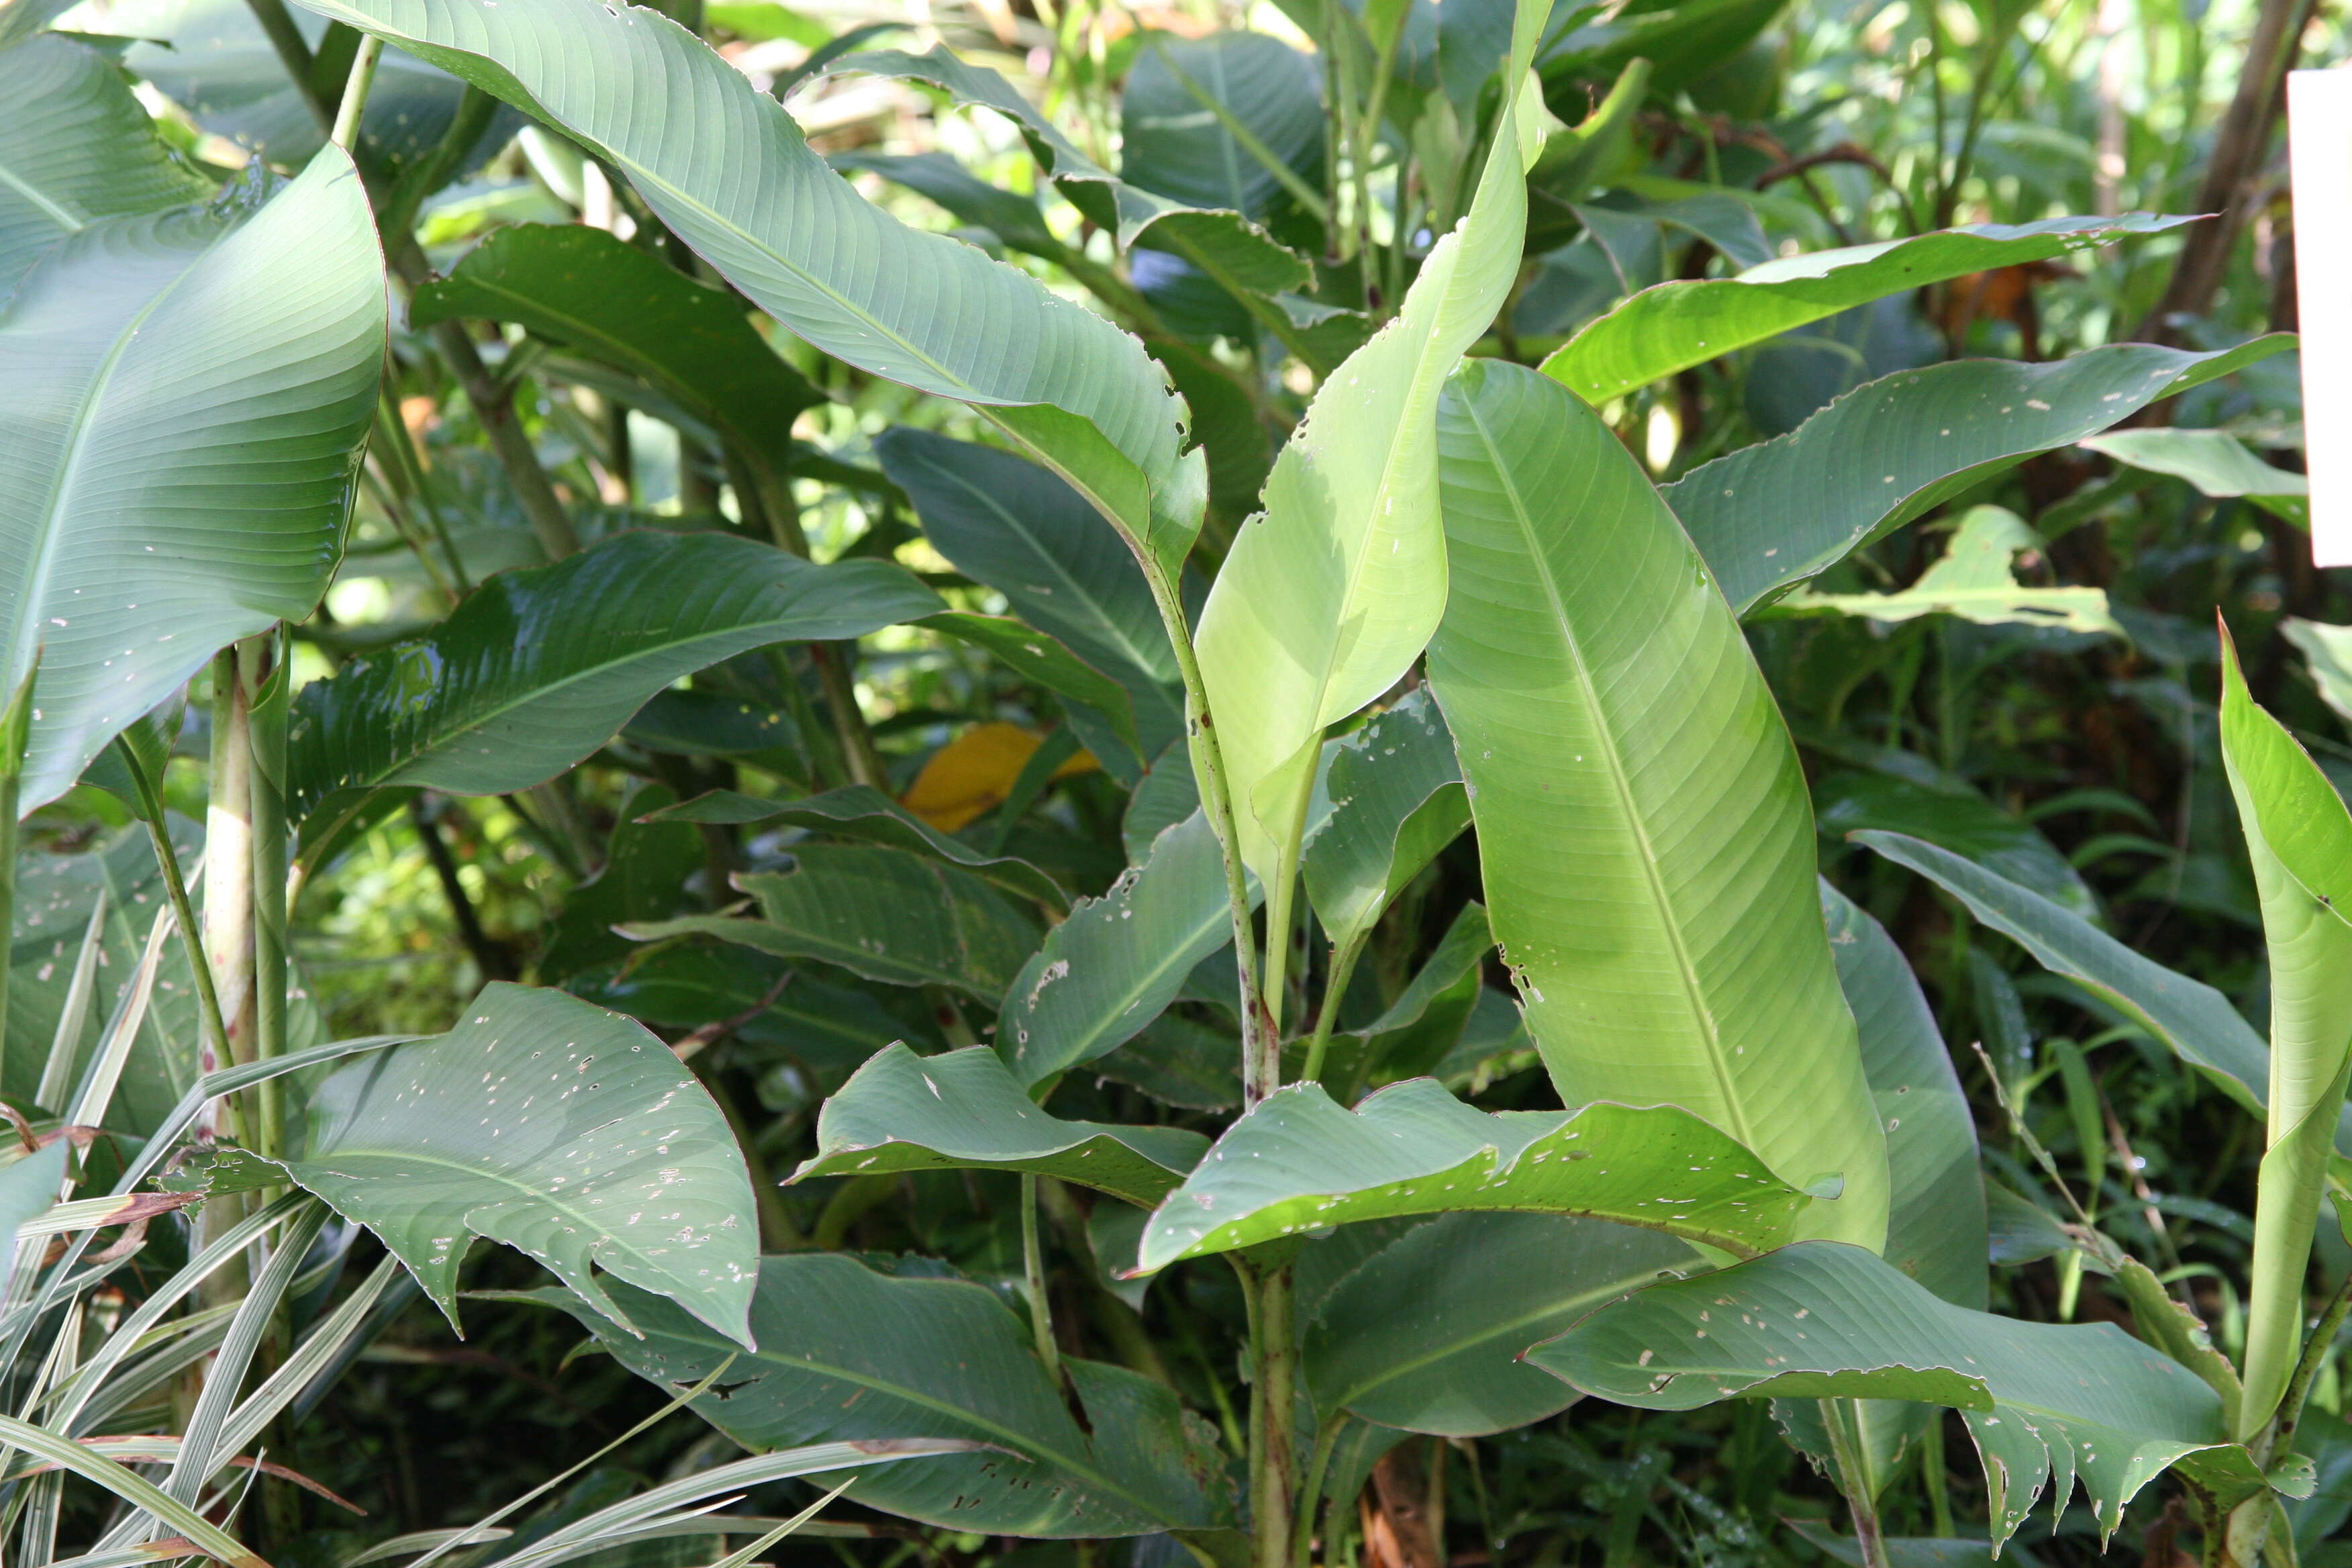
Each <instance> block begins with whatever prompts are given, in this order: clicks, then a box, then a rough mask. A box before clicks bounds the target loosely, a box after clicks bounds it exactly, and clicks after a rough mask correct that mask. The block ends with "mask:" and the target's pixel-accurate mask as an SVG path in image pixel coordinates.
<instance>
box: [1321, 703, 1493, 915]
mask: <svg viewBox="0 0 2352 1568" xmlns="http://www.w3.org/2000/svg"><path fill="white" fill-rule="evenodd" d="M1329 789H1330V793H1331V816H1330V818H1329V819H1328V821H1326V822H1325V823H1324V825H1323V826H1321V827H1320V828H1318V829H1317V830H1316V833H1315V836H1314V837H1312V838H1309V839H1308V840H1307V852H1306V856H1305V858H1304V860H1303V862H1302V865H1301V870H1302V871H1303V873H1304V875H1305V877H1306V881H1307V900H1308V901H1309V902H1310V903H1311V904H1313V905H1314V908H1315V918H1316V919H1318V920H1319V921H1322V922H1323V930H1324V931H1325V933H1326V934H1327V935H1328V936H1329V938H1330V940H1331V945H1332V946H1333V947H1335V948H1346V947H1348V946H1349V945H1351V944H1352V943H1355V942H1360V941H1362V940H1363V938H1364V937H1365V936H1366V935H1367V934H1368V933H1369V932H1370V930H1371V928H1372V925H1373V923H1374V922H1375V921H1378V920H1379V919H1380V918H1381V911H1382V910H1386V909H1387V908H1388V907H1389V903H1390V901H1391V900H1393V899H1394V898H1395V897H1396V896H1397V895H1398V894H1399V893H1401V892H1402V891H1404V887H1405V884H1406V883H1408V882H1410V881H1412V879H1414V878H1415V877H1417V876H1419V875H1420V874H1421V871H1422V868H1423V867H1425V866H1427V865H1428V864H1429V863H1430V862H1431V861H1432V860H1433V859H1435V858H1437V853H1438V851H1439V850H1441V849H1443V848H1444V847H1446V846H1447V845H1448V844H1451V843H1453V842H1454V839H1455V838H1456V837H1459V836H1460V835H1461V832H1462V830H1463V829H1464V828H1465V827H1467V826H1470V803H1469V798H1468V796H1467V795H1465V794H1464V793H1463V789H1462V767H1461V764H1460V763H1457V762H1455V761H1454V736H1453V734H1452V732H1451V731H1448V730H1447V729H1446V728H1445V718H1444V714H1442V713H1440V712H1439V711H1438V710H1437V705H1436V704H1435V703H1434V702H1433V701H1431V700H1430V699H1429V695H1428V693H1427V692H1426V691H1420V690H1417V691H1414V692H1412V693H1410V694H1409V695H1407V696H1406V697H1405V698H1404V700H1402V701H1401V702H1399V703H1398V704H1397V705H1396V706H1395V707H1393V708H1391V709H1390V710H1388V711H1387V712H1385V713H1383V714H1381V716H1380V717H1378V718H1376V719H1374V720H1373V721H1371V722H1370V723H1369V724H1367V725H1365V726H1364V727H1363V728H1362V729H1360V730H1359V731H1356V732H1355V733H1354V734H1352V735H1349V737H1348V738H1347V739H1346V740H1344V741H1342V742H1340V743H1339V749H1338V751H1337V752H1335V753H1334V754H1333V756H1332V758H1331V773H1330V784H1329Z"/></svg>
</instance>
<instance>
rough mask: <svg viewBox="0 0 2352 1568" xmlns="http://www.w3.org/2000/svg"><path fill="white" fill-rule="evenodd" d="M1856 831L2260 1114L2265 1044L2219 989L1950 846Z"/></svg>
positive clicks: (2347, 1132) (2343, 1135)
mask: <svg viewBox="0 0 2352 1568" xmlns="http://www.w3.org/2000/svg"><path fill="white" fill-rule="evenodd" d="M1853 839H1854V842H1856V843H1858V844H1864V845H1867V846H1869V847H1871V848H1873V849H1875V850H1876V851H1878V853H1880V854H1881V855H1884V856H1885V857H1886V858H1888V859H1890V860H1892V861H1894V862H1895V864H1896V865H1898V866H1907V867H1909V868H1911V869H1912V870H1914V871H1916V872H1918V873H1919V875H1921V876H1923V877H1925V878H1927V879H1928V880H1929V881H1931V882H1934V883H1935V884H1936V885H1937V886H1938V887H1940V888H1942V889H1944V890H1945V891H1946V892H1948V893H1949V894H1951V895H1952V896H1953V897H1954V898H1956V899H1958V900H1960V901H1961V902H1962V903H1964V904H1966V905H1967V906H1968V907H1969V913H1971V914H1973V915H1974V916H1976V918H1977V919H1979V920H1980V921H1983V922H1984V923H1985V924H1987V925H1989V926H1990V927H1992V929H1993V930H1995V931H2000V933H2001V934H2002V935H2004V936H2007V937H2009V938H2010V939H2011V940H2012V941H2014V942H2017V943H2018V945H2019V946H2021V947H2022V948H2024V949H2025V951H2026V952H2030V953H2032V955H2033V957H2034V959H2035V961H2036V962H2038V963H2041V965H2042V967H2043V968H2045V969H2047V970H2049V971H2050V972H2051V973H2053V974H2062V975H2064V976H2065V977H2066V978H2067V979H2069V980H2072V981H2074V983H2075V984H2078V985H2080V986H2082V987H2083V988H2084V990H2085V991H2087V992H2089V993H2090V994H2092V995H2094V996H2095V997H2097V998H2098V999H2099V1000H2100V1001H2102V1002H2104V1003H2105V1004H2106V1005H2108V1006H2110V1007H2113V1008H2115V1009H2116V1011H2117V1012H2119V1013H2121V1014H2123V1016H2125V1017H2126V1018H2128V1019H2130V1020H2131V1021H2132V1022H2133V1023H2135V1024H2137V1025H2138V1026H2140V1027H2141V1028H2143V1029H2146V1030H2147V1033H2148V1036H2149V1037H2151V1038H2153V1039H2156V1040H2158V1041H2160V1042H2162V1043H2163V1044H2164V1045H2165V1046H2166V1047H2168V1048H2170V1050H2171V1051H2172V1053H2173V1054H2174V1055H2175V1056H2177V1057H2179V1058H2180V1059H2181V1060H2182V1061H2184V1062H2187V1063H2188V1064H2189V1066H2190V1067H2193V1068H2198V1069H2199V1070H2200V1071H2201V1072H2203V1073H2204V1074H2205V1076H2206V1077H2207V1078H2208V1079H2211V1080H2212V1082H2213V1084H2214V1086H2215V1087H2216V1088H2218V1089H2221V1092H2222V1093H2224V1094H2226V1095H2228V1096H2229V1097H2230V1098H2231V1100H2236V1101H2237V1102H2238V1103H2239V1104H2240V1105H2242V1106H2244V1107H2245V1108H2246V1109H2247V1110H2251V1111H2253V1112H2254V1113H2255V1114H2257V1115H2261V1114H2263V1107H2265V1106H2266V1105H2268V1104H2269V1103H2270V1094H2271V1088H2270V1051H2269V1048H2268V1047H2265V1046H2264V1045H2263V1037H2261V1036H2260V1035H2257V1034H2256V1033H2254V1031H2253V1028H2252V1026H2250V1025H2248V1024H2247V1022H2246V1020H2245V1019H2244V1017H2243V1016H2241V1015H2240V1014H2239V1012H2238V1010H2237V1009H2236V1008H2235V1007H2233V1006H2231V1005H2230V1000H2229V998H2228V997H2226V996H2224V995H2222V994H2221V993H2220V992H2219V991H2216V990H2214V989H2213V988H2212V987H2211V986H2210V985H2207V984H2204V983H2203V982H2201V981H2197V980H2191V979H2189V976H2187V975H2185V974H2182V973H2179V972H2177V971H2175V970H2170V969H2167V968H2166V967H2164V965H2162V964H2160V963H2155V962H2154V961H2152V960H2150V959H2147V958H2143V957H2141V956H2140V955H2139V954H2138V953H2137V952H2133V951H2132V950H2131V949H2129V948H2127V947H2126V946H2125V945H2124V944H2123V943H2121V942H2117V941H2116V939H2115V938H2113V937H2111V936H2109V935H2107V934H2106V932H2105V931H2100V930H2099V929H2098V928H2096V927H2095V926H2093V925H2092V924H2091V923H2090V922H2089V921H2085V920H2084V919H2082V918H2081V917H2080V916H2078V915H2074V914H2070V913H2068V912H2067V911H2066V910H2063V909H2061V908H2059V907H2058V906H2057V905H2056V904H2053V903H2052V902H2051V901H2050V900H2047V899H2045V898H2043V897H2042V896H2041V895H2040V894H2038V893H2035V892H2032V891H2030V890H2029V889H2024V888H2021V887H2019V886H2018V885H2017V884H2016V883H2014V882H2011V881H2010V880H2008V879H2006V878H2002V877H1998V876H1995V875H1994V874H1993V873H1991V872H1990V871H1988V870H1986V869H1984V868H1982V867H1980V866H1974V865H1971V864H1969V862H1968V861H1966V860H1963V859H1962V858H1960V857H1958V855H1954V854H1952V853H1951V852H1949V851H1948V850H1944V849H1938V848H1937V847H1936V846H1934V845H1932V844H1927V843H1922V842H1921V841H1920V840H1918V839H1916V838H1911V837H1906V836H1905V835H1903V834H1900V833H1881V832H1876V831H1864V832H1860V833H1856V834H1854V835H1853ZM2336 1147H2337V1148H2339V1149H2342V1150H2345V1151H2347V1152H2352V1125H2347V1124H2346V1121H2345V1120H2344V1119H2343V1118H2339V1119H2338V1121H2337V1127H2336Z"/></svg>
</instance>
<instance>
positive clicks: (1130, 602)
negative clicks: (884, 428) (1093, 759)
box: [874, 428, 1184, 758]
mask: <svg viewBox="0 0 2352 1568" xmlns="http://www.w3.org/2000/svg"><path fill="white" fill-rule="evenodd" d="M874 452H875V456H876V457H877V458H880V459H881V461H882V471H883V472H884V473H886V474H888V475H889V476H890V479H891V480H892V482H894V483H895V484H897V485H898V488H899V489H903V490H905V491H906V492H907V497H908V500H911V501H913V502H914V503H915V510H916V512H917V513H918V515H919V516H920V517H921V519H922V521H923V533H924V536H925V537H926V538H928V539H929V541H930V542H931V543H932V544H933V545H934V546H935V547H937V549H938V550H939V552H940V554H942V555H944V556H946V557H947V558H948V560H949V561H950V562H951V563H953V564H954V565H955V568H956V570H958V571H960V572H961V573H963V574H965V575H966V576H968V577H970V578H971V579H972V580H973V581H975V582H979V583H984V584H987V585H988V586H990V587H992V588H993V589H995V590H996V591H997V592H998V593H1000V594H1003V595H1004V597H1005V601H1006V603H1007V604H1009V605H1011V606H1012V609H1013V614H1014V615H1016V616H1020V617H1021V618H1022V619H1023V620H1024V621H1026V622H1028V623H1029V625H1031V626H1034V627H1036V628H1037V629H1038V630H1039V631H1042V632H1047V633H1050V634H1052V635H1053V636H1054V637H1055V638H1057V639H1059V640H1060V641H1061V642H1062V643H1063V644H1064V645H1065V646H1066V647H1068V648H1069V649H1070V651H1071V652H1073V653H1075V654H1076V655H1077V656H1078V657H1079V658H1081V659H1084V660H1085V661H1087V664H1089V665H1091V666H1092V667H1093V668H1096V669H1098V670H1101V671H1103V672H1104V673H1106V674H1108V675H1109V676H1110V677H1112V678H1113V679H1116V680H1118V683H1119V684H1120V685H1121V686H1123V687H1125V688H1126V689H1127V691H1128V694H1129V700H1131V701H1132V703H1133V706H1134V712H1135V721H1136V729H1137V731H1138V744H1139V748H1140V750H1141V752H1142V754H1143V755H1144V756H1145V757H1147V758H1149V757H1153V756H1157V755H1158V754H1159V753H1160V751H1161V750H1162V749H1163V748H1164V747H1166V746H1167V744H1168V743H1169V742H1171V741H1172V740H1174V739H1175V738H1176V737H1177V736H1178V735H1179V734H1180V733H1181V732H1182V730H1183V724H1184V703H1183V699H1182V696H1181V693H1179V692H1178V691H1177V690H1176V655H1175V652H1174V650H1173V649H1172V648H1171V647H1170V646H1169V642H1168V634H1167V632H1166V631H1165V630H1164V629H1163V628H1162V627H1161V626H1160V611H1159V608H1158V606H1157V605H1154V604H1153V603H1152V599H1151V586H1150V584H1148V583H1146V582H1145V581H1144V578H1143V574H1142V572H1141V571H1140V570H1139V568H1138V567H1137V565H1136V563H1135V558H1134V556H1132V555H1131V554H1129V552H1128V550H1127V547H1126V545H1125V544H1124V543H1122V542H1120V540H1119V538H1118V535H1117V534H1116V533H1114V532H1113V531H1111V530H1110V528H1109V527H1108V525H1107V524H1106V523H1105V522H1104V521H1103V520H1102V518H1101V517H1100V516H1099V515H1097V513H1096V511H1095V510H1094V509H1093V508H1092V507H1090V506H1088V505H1087V502H1086V498H1085V497H1083V496H1081V495H1079V494H1078V493H1077V492H1076V490H1074V489H1071V488H1070V487H1069V486H1068V485H1066V484H1065V483H1063V482H1062V481H1061V480H1060V479H1057V478H1055V476H1054V475H1053V474H1052V473H1050V472H1048V471H1047V470H1045V469H1044V468H1039V467H1038V466H1037V465H1036V464H1034V463H1032V462H1029V461H1027V460H1025V459H1024V458H1019V457H1016V456H1014V455H1013V454H1012V453H1010V452H1001V451H997V450H994V449H992V448H991V447H979V446H974V445H972V444H971V443H970V442H967V441H950V440H949V439H948V438H947V437H944V436H936V435H933V434H931V433H930V432H929V431H927V430H912V429H906V428H900V429H896V430H891V431H889V432H887V433H886V434H885V435H883V436H882V437H879V438H878V439H877V440H876V441H875V443H874Z"/></svg>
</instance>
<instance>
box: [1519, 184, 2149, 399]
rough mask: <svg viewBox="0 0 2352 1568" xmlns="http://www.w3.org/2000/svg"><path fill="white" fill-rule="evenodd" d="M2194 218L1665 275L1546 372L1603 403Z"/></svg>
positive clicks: (1931, 239)
mask: <svg viewBox="0 0 2352 1568" xmlns="http://www.w3.org/2000/svg"><path fill="white" fill-rule="evenodd" d="M2189 221H2191V220H2190V219H2188V218H2185V217H2158V216H2150V215H2149V214H2147V213H2126V214H2124V215H2123V216H2120V217H2053V218H2044V219H2042V221H2040V222H2038V223H2026V224H2016V225H2010V224H1990V223H1988V224H1971V225H1968V226H1964V227H1959V228H1948V229H1939V230H1937V232H1936V233H1934V234H1923V235H1919V236H1917V237H1914V238H1911V239H1895V240H1882V241H1880V242H1878V243H1876V244H1874V245H1855V246H1849V247H1845V248H1844V249H1842V250H1816V251H1812V252H1811V253H1809V254H1807V255H1803V256H1791V257H1787V258H1782V259H1780V260H1777V261H1768V262H1766V263H1765V264H1764V265H1763V266H1761V267H1752V268H1748V270H1747V271H1745V272H1743V273H1741V274H1739V276H1738V277H1737V278H1713V279H1699V280H1696V281H1688V282H1676V283H1662V284H1660V285H1658V286H1657V287H1656V288H1654V289H1643V291H1642V292H1640V293H1639V294H1636V295H1634V296H1633V298H1632V299H1630V300H1626V301H1625V302H1624V303H1623V304H1622V305H1620V306H1618V307H1617V308H1616V309H1615V310H1612V311H1610V312H1609V313H1608V314H1607V315H1605V316H1602V317H1601V319H1600V320H1598V321H1594V322H1592V323H1591V325H1590V326H1587V327H1586V328H1585V329H1584V330H1583V331H1580V332H1579V333H1577V334H1576V336H1575V337H1574V338H1573V339H1572V340H1570V342H1568V343H1567V344H1566V345H1565V346H1564V347H1562V348H1560V349H1559V350H1558V351H1556V352H1555V353H1553V354H1552V355H1551V357H1550V358H1549V359H1547V360H1545V361H1544V363H1543V370H1544V374H1546V375H1549V376H1552V377H1554V378H1556V379H1557V380H1559V382H1560V383H1561V384H1563V385H1565V386H1568V387H1570V388H1571V389H1573V390H1574V391H1575V393H1576V394H1577V395H1578V396H1580V397H1581V398H1583V399H1584V400H1585V401H1586V402H1588V403H1593V404H1601V403H1605V402H1607V401H1608V400H1609V399H1610V398H1612V397H1617V396H1621V395H1623V394H1625V393H1628V392H1632V391H1633V390H1634V389H1635V388H1637V387H1642V386H1646V385H1648V384H1650V383H1651V382H1654V381H1657V380H1659V379H1661V378H1663V377H1664V376H1669V375H1672V374H1675V372H1676V371H1678V370H1688V369H1689V368H1690V367H1691V366H1692V365H1695V364H1704V363H1706V362H1707V361H1708V360H1711V359H1717V358H1720V357H1721V356H1723V355H1725V354H1727V353H1731V352H1732V351H1733V350H1735V349H1743V348H1746V347H1748V345H1749V344H1751V343H1759V342H1763V341H1764V340H1765V339H1766V338H1769V337H1774V336H1777V335H1778V334H1780V333H1781V332H1785V331H1789V330H1790V328H1793V327H1801V326H1803V325H1804V324H1805V323H1806V322H1808V321H1820V320H1821V319H1822V317H1824V316H1833V315H1835V314H1837V313H1838V312H1839V311H1840V310H1851V309H1853V307H1854V306H1856V305H1864V304H1867V303H1869V302H1870V301H1871V300H1876V299H1880V298H1882V297H1884V296H1885V295H1888V294H1900V293H1905V292H1907V291H1909V290H1910V289H1922V288H1925V287H1927V285H1928V284H1930V283H1940V282H1942V281H1944V280H1945V279H1950V278H1958V277H1961V276H1964V275H1965V274H1968V273H1970V272H1982V271H1985V270H1987V269H1989V268H1995V267H2016V266H2020V265H2022V264H2023V263H2026V262H2030V261H2047V260H2049V259H2050V258H2053V257H2058V256H2063V255H2066V254H2067V253H2068V252H2070V251H2075V250H2081V249H2084V247H2089V246H2095V245H2106V244H2110V243H2112V242H2114V241H2115V240H2117V239H2121V238H2123V237H2125V236H2126V235H2135V234H2160V233H2162V232H2163V231H2165V230H2166V229H2168V228H2177V227H2179V226H2180V225H2182V224H2184V223H2188V222H2189Z"/></svg>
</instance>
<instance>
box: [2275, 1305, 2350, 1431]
mask: <svg viewBox="0 0 2352 1568" xmlns="http://www.w3.org/2000/svg"><path fill="white" fill-rule="evenodd" d="M2347 1312H2352V1271H2347V1273H2346V1274H2345V1276H2344V1283H2343V1284H2342V1285H2340V1286H2338V1287H2337V1288H2336V1295H2335V1298H2334V1299H2333V1300H2330V1301H2329V1302H2328V1303H2327V1307H2326V1310H2324V1311H2322V1312H2321V1313H2320V1314H2319V1321H2318V1322H2317V1323H2316V1324H2315V1325H2313V1327H2312V1331H2311V1338H2310V1339H2309V1340H2307V1341H2306V1342H2305V1343H2304V1347H2303V1359H2302V1360H2301V1361H2299V1362H2297V1363H2295V1368H2294V1377H2293V1378H2291V1379H2289V1380H2288V1382H2287V1385H2286V1394H2285V1396H2284V1398H2282V1399H2281V1400H2280V1401H2279V1410H2278V1423H2277V1426H2276V1427H2275V1428H2274V1430H2275V1432H2276V1436H2274V1437H2273V1439H2272V1441H2271V1446H2270V1447H2269V1448H2267V1449H2266V1450H2264V1451H2263V1458H2269V1457H2270V1455H2272V1454H2274V1453H2276V1452H2278V1451H2279V1450H2280V1449H2282V1448H2284V1447H2287V1445H2288V1444H2289V1443H2290V1442H2291V1441H2292V1440H2293V1439H2294V1428H2295V1424H2296V1423H2297V1422H2299V1421H2301V1420H2302V1419H2303V1402H2304V1401H2305V1399H2307V1398H2309V1397H2310V1396H2311V1383H2312V1379H2314V1378H2315V1377H2317V1376H2318V1375H2319V1363H2322V1362H2324V1361H2326V1359H2327V1351H2328V1347H2329V1346H2331V1345H2333V1344H2334V1343H2335V1342H2336V1331H2337V1330H2339V1329H2341V1328H2343V1326H2344V1318H2345V1315H2346V1314H2347Z"/></svg>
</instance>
